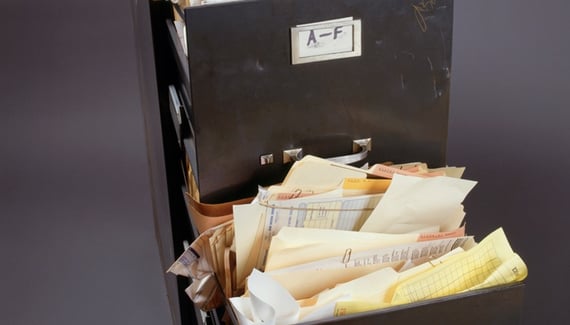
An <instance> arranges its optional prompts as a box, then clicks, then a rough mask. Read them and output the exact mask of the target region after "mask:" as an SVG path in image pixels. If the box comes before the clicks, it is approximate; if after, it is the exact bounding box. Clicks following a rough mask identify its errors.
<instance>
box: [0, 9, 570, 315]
mask: <svg viewBox="0 0 570 325" xmlns="http://www.w3.org/2000/svg"><path fill="white" fill-rule="evenodd" d="M133 3H137V1H131V2H130V3H129V2H127V1H114V0H100V1H91V2H82V1H71V0H60V1H50V2H47V1H39V0H29V1H25V2H23V1H14V0H3V1H2V2H0V256H1V258H2V260H1V264H0V265H1V266H2V267H1V268H0V269H1V274H0V288H1V290H0V295H1V296H0V322H1V323H2V324H75V323H81V324H168V323H170V322H171V316H170V314H169V309H168V301H167V298H166V290H165V284H164V281H163V274H164V273H163V269H162V266H161V265H160V258H159V252H158V249H157V244H156V240H155V232H154V227H153V215H152V210H153V206H152V199H151V197H152V191H153V188H152V186H151V185H152V184H151V179H150V177H149V168H150V167H152V163H153V162H152V161H150V162H149V158H148V156H147V143H149V142H153V140H152V139H151V140H149V141H147V139H145V128H144V126H145V120H144V119H143V116H144V115H143V112H142V111H141V105H144V100H141V98H144V96H141V95H144V94H141V85H140V84H139V81H138V73H137V63H136V62H137V58H138V56H137V53H136V50H135V35H134V27H133V18H132V16H131V12H132V8H131V5H132V4H133ZM568 12H570V5H569V3H568V2H567V1H564V0H546V1H544V0H543V1H530V0H519V1H515V0H505V1H490V0H479V1H456V4H455V27H454V28H455V29H454V49H453V51H454V52H453V55H454V57H453V70H452V100H451V114H450V127H449V146H448V147H449V153H448V161H449V163H450V164H457V165H466V166H468V171H467V173H466V177H468V178H472V179H476V180H478V181H479V185H477V187H476V189H475V190H474V191H473V193H472V194H471V195H470V196H469V198H468V200H467V202H466V203H465V204H466V210H467V212H468V229H469V231H470V232H471V233H474V234H476V235H478V236H479V238H481V236H482V235H484V234H486V233H488V232H490V231H491V230H492V229H494V228H495V227H497V226H499V225H501V226H503V227H504V228H505V231H506V232H507V235H508V237H509V239H510V240H511V244H512V246H513V247H514V248H515V250H516V251H517V252H519V253H520V255H521V256H522V257H523V259H524V260H525V261H526V262H527V264H528V266H529V269H530V276H529V278H528V280H527V292H526V308H525V312H524V316H525V321H524V323H525V324H557V323H563V320H567V319H568V318H569V317H570V313H569V308H568V307H567V306H568V305H570V301H569V298H568V295H567V293H566V292H567V290H568V289H570V286H569V283H568V281H567V280H566V279H565V277H566V275H567V273H568V271H569V270H570V265H569V262H568V261H569V260H568V256H569V254H568V253H569V249H568V247H569V245H568V244H567V243H566V241H565V234H566V231H567V229H568V228H569V227H568V226H569V225H570V222H569V221H568V218H567V217H566V214H567V212H566V211H565V210H566V209H565V207H564V203H565V202H566V201H565V200H566V197H567V193H568V190H567V189H566V187H567V184H568V183H569V181H570V180H569V176H568V175H569V173H568V171H567V170H566V169H567V167H568V166H570V162H569V154H568V150H567V148H566V146H567V145H568V143H569V142H568V140H569V136H570V133H569V132H570V131H569V130H568V128H567V127H566V123H567V120H568V119H569V117H570V114H569V113H568V108H569V104H570V100H569V99H568V96H569V94H570V66H569V65H570V64H569V63H568V59H567V57H570V38H569V37H568V36H567V32H568V30H569V27H570V23H569V21H568V20H567V19H566V14H567V13H568ZM142 89H144V87H143V88H142ZM147 122H148V121H147ZM151 149H152V146H151ZM152 150H154V149H152Z"/></svg>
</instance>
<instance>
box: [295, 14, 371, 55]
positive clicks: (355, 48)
mask: <svg viewBox="0 0 570 325" xmlns="http://www.w3.org/2000/svg"><path fill="white" fill-rule="evenodd" d="M291 50H292V51H291V61H292V63H293V64H301V63H308V62H318V61H326V60H334V59H342V58H347V57H355V56H360V55H361V53H362V51H361V22H360V20H354V19H352V17H347V18H341V19H335V20H327V21H323V22H318V23H311V24H304V25H298V26H296V27H292V28H291Z"/></svg>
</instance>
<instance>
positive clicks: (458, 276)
mask: <svg viewBox="0 0 570 325" xmlns="http://www.w3.org/2000/svg"><path fill="white" fill-rule="evenodd" d="M432 266H433V267H432V268H429V269H428V270H426V271H424V272H421V273H419V274H416V275H414V276H412V277H410V278H408V279H405V280H403V281H401V282H399V283H397V284H395V285H394V286H393V288H392V290H390V291H389V292H388V294H387V296H386V301H387V302H390V303H392V304H404V303H410V302H415V301H420V300H425V299H430V298H437V297H442V296H447V295H451V294H455V293H460V292H463V291H466V290H473V289H480V288H485V287H490V286H494V285H500V284H507V283H512V282H517V281H522V280H523V279H524V278H525V277H526V276H527V274H528V270H527V268H526V265H525V264H524V262H523V261H522V259H521V258H520V257H519V256H518V255H517V254H515V253H514V252H513V251H512V249H511V247H510V245H509V242H508V240H507V238H506V236H505V233H504V231H503V229H502V228H499V229H497V230H495V231H494V232H493V233H491V234H490V235H488V236H487V237H486V238H485V239H483V240H482V241H481V242H480V243H479V244H478V245H476V246H475V247H473V248H471V249H470V250H468V251H466V252H463V253H461V254H457V255H455V256H453V257H451V258H449V259H447V260H445V261H443V262H441V263H439V264H435V265H434V264H432Z"/></svg>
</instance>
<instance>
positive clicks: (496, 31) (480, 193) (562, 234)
mask: <svg viewBox="0 0 570 325" xmlns="http://www.w3.org/2000/svg"><path fill="white" fill-rule="evenodd" d="M568 12H570V2H568V1H564V0H546V1H530V0H517V1H515V0H512V1H490V0H478V1H456V2H455V18H454V39H453V42H454V43H453V64H452V66H453V71H452V82H451V85H452V86H451V112H450V121H449V135H448V139H449V140H448V162H449V163H450V164H459V165H465V166H468V169H467V172H466V175H465V177H467V178H471V179H475V180H478V181H479V184H478V185H477V186H476V188H475V190H474V191H473V192H472V193H471V194H470V195H469V197H468V200H467V201H466V202H465V205H466V211H467V227H468V231H469V232H471V233H474V234H478V235H479V237H478V238H482V237H481V236H482V235H483V234H487V233H489V232H490V231H492V230H493V229H494V228H496V227H497V226H503V227H504V230H505V232H506V234H507V236H508V238H509V240H510V242H511V245H512V247H513V249H514V250H515V251H516V252H518V253H519V254H520V255H521V257H522V258H523V259H524V260H525V262H526V263H527V266H528V267H529V277H528V279H527V281H526V282H527V290H526V293H525V303H526V306H525V312H524V316H525V323H526V324H560V323H566V322H568V319H570V312H569V308H568V306H570V298H569V297H570V296H569V295H568V294H567V292H568V290H569V289H570V281H569V280H568V275H569V274H570V260H569V257H570V245H569V244H568V243H567V242H566V240H567V239H566V238H567V230H568V229H569V228H570V219H569V218H568V212H567V208H566V207H565V203H566V202H567V200H568V194H570V191H569V188H568V184H570V172H569V171H568V167H570V153H569V146H570V128H569V127H568V121H569V120H570V99H569V98H570V97H569V96H570V63H569V59H568V58H570V36H569V34H568V31H569V30H570V20H568V17H567V13H568ZM563 320H564V321H563Z"/></svg>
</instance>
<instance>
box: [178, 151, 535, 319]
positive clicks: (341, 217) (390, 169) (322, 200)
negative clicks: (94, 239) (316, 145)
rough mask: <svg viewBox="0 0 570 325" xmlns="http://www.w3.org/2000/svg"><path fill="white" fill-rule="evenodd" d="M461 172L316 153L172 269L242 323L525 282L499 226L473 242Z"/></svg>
mask: <svg viewBox="0 0 570 325" xmlns="http://www.w3.org/2000/svg"><path fill="white" fill-rule="evenodd" d="M463 170H464V169H463V168H455V167H445V168H439V169H429V168H428V167H427V166H426V165H425V164H422V163H408V164H402V165H384V164H376V165H374V166H372V167H371V168H367V169H362V168H355V167H351V166H347V165H342V164H338V163H333V162H330V161H327V160H325V159H321V158H317V157H314V156H307V157H305V158H303V159H302V160H300V161H298V162H296V163H295V164H294V165H293V166H292V168H291V170H290V172H289V173H288V175H287V177H286V178H285V179H284V181H283V182H282V183H281V184H279V185H274V186H271V187H269V188H260V191H259V193H258V195H257V197H256V198H255V199H254V200H253V201H252V202H251V203H247V204H236V205H233V219H230V220H229V221H227V219H224V221H225V222H223V223H221V224H219V225H216V226H214V227H212V228H209V229H208V230H206V231H204V232H203V233H202V234H201V235H200V237H199V238H198V239H197V240H196V241H195V242H194V243H192V245H190V247H189V248H188V249H187V250H186V252H184V254H183V255H182V256H181V257H180V258H179V259H178V260H177V261H176V262H175V263H174V264H173V265H172V267H171V268H170V269H169V271H170V272H172V273H175V274H178V275H183V276H187V277H190V278H192V285H191V286H190V287H189V288H188V290H187V293H188V295H189V296H190V297H191V298H192V300H193V301H194V302H195V303H196V304H197V305H198V306H200V307H201V308H202V309H204V310H209V309H212V308H215V307H218V306H220V305H222V304H223V303H224V300H225V299H229V301H230V303H231V306H232V308H233V311H234V312H235V314H236V316H237V319H238V321H239V323H240V324H294V323H299V322H306V321H316V320H320V319H326V318H331V317H336V316H341V315H347V314H353V313H358V312H363V311H367V310H373V309H380V308H385V307H388V306H394V305H399V304H405V303H411V302H416V301H421V300H426V299H431V298H437V297H442V296H447V295H452V294H457V293H461V292H465V291H468V290H475V289H481V288H486V287H490V286H497V285H502V284H507V283H512V282H518V281H522V280H523V279H524V278H525V277H526V275H527V268H526V266H525V264H524V262H523V261H522V260H521V258H520V257H519V256H518V255H517V254H516V253H514V252H513V251H512V249H511V247H510V245H509V243H508V241H507V238H506V236H505V234H504V232H503V230H502V229H501V228H498V229H497V230H496V231H494V232H493V233H491V234H490V235H488V236H487V237H486V238H485V239H483V240H482V241H481V242H479V243H476V242H475V241H474V239H473V237H472V236H467V235H466V233H465V227H464V218H465V212H464V209H463V205H462V202H463V200H464V199H465V197H466V196H467V194H468V193H469V191H471V189H472V188H473V187H474V186H475V185H476V182H474V181H470V180H465V179H461V176H462V173H463Z"/></svg>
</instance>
